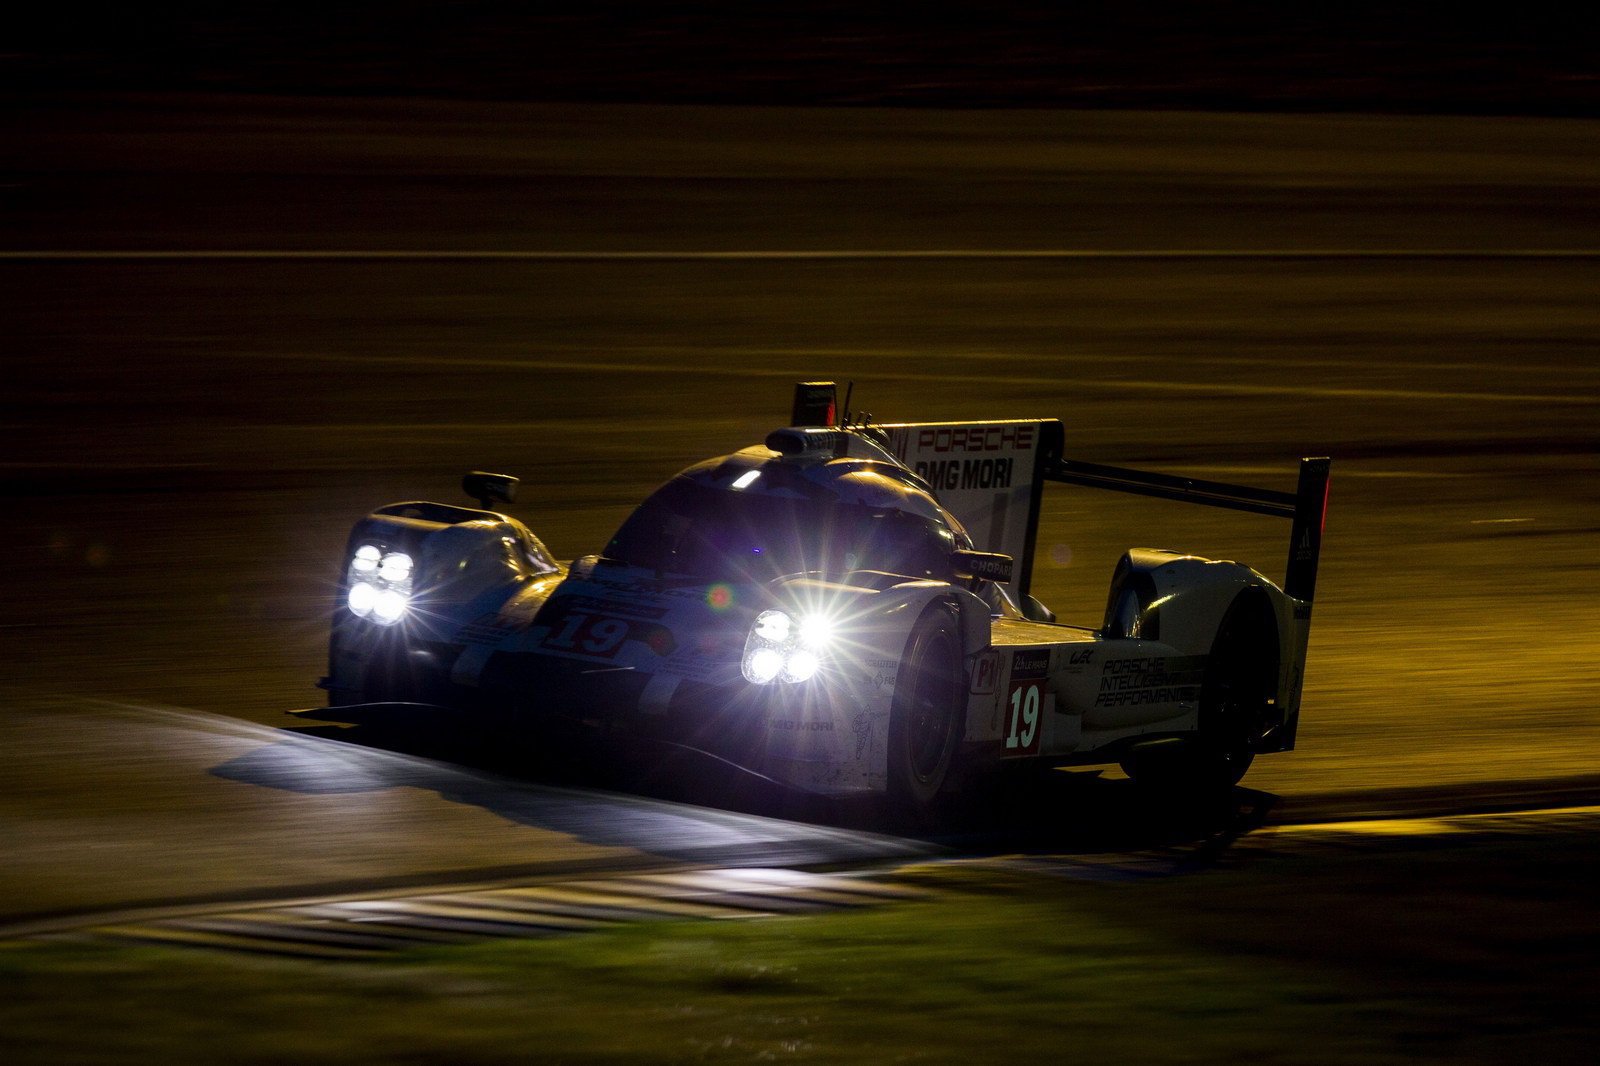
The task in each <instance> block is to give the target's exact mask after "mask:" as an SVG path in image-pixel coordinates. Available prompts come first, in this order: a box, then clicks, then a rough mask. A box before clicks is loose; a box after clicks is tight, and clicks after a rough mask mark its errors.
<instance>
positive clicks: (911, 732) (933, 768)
mask: <svg viewBox="0 0 1600 1066" xmlns="http://www.w3.org/2000/svg"><path fill="white" fill-rule="evenodd" d="M965 695H966V685H965V683H964V676H963V674H962V670H961V637H960V633H959V631H958V629H957V624H956V619H955V616H954V614H953V613H952V612H951V611H950V609H949V608H947V607H943V606H939V607H934V608H931V609H930V610H928V611H927V612H925V613H924V614H923V616H922V617H921V618H920V619H918V620H917V625H916V628H915V629H913V630H912V631H911V638H910V639H909V640H908V641H907V642H906V652H905V656H904V657H903V658H902V659H901V661H900V670H899V677H898V678H897V679H896V682H895V692H894V703H893V707H892V709H891V711H890V713H889V796H890V798H891V799H892V800H893V801H894V802H895V803H896V804H897V805H898V806H900V807H901V808H902V809H903V810H905V811H907V812H909V813H912V814H916V815H926V814H928V813H929V812H930V811H931V810H932V808H933V805H934V802H935V801H936V800H937V799H938V797H939V793H940V792H942V791H943V790H944V787H945V784H946V782H947V781H948V780H949V779H950V777H951V766H952V764H953V763H954V762H955V754H956V749H957V748H958V747H959V746H960V744H961V737H962V733H963V726H964V724H965V722H964V718H965V711H966V700H965Z"/></svg>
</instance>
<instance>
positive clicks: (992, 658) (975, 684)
mask: <svg viewBox="0 0 1600 1066" xmlns="http://www.w3.org/2000/svg"><path fill="white" fill-rule="evenodd" d="M999 680H1000V653H999V652H994V651H986V652H983V653H982V654H980V655H979V656H978V661H977V662H975V663H973V664H972V694H973V695H975V696H987V695H989V694H990V693H992V692H993V691H994V687H995V684H996V683H997V682H998V681H999Z"/></svg>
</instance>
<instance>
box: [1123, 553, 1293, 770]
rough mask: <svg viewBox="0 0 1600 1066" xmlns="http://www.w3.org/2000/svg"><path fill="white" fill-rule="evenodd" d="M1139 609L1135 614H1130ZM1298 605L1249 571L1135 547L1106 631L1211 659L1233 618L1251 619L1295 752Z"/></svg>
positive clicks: (1125, 561)
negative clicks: (1233, 615)
mask: <svg viewBox="0 0 1600 1066" xmlns="http://www.w3.org/2000/svg"><path fill="white" fill-rule="evenodd" d="M1135 603H1137V605H1138V606H1137V610H1133V609H1131V608H1132V605H1133V604H1135ZM1296 605H1297V601H1295V600H1293V599H1291V598H1290V597H1289V596H1287V595H1286V594H1285V593H1284V592H1283V590H1282V589H1280V588H1279V587H1278V586H1277V585H1276V584H1274V583H1273V582H1272V581H1271V580H1269V579H1268V578H1266V577H1264V576H1262V575H1261V574H1259V573H1257V572H1256V571H1255V570H1252V569H1251V568H1250V567H1248V566H1243V565H1241V564H1239V563H1234V562H1226V561H1216V560H1211V559H1204V558H1201V557H1199V556H1194V555H1180V554H1178V553H1177V552H1171V551H1158V550H1154V549H1149V548H1136V549H1134V550H1132V551H1129V552H1128V553H1127V554H1126V555H1124V556H1123V557H1122V559H1121V560H1120V561H1119V562H1118V563H1117V567H1116V570H1115V571H1114V573H1113V575H1112V579H1111V587H1110V591H1109V594H1108V595H1107V597H1106V617H1105V621H1104V624H1103V627H1102V629H1101V633H1102V635H1103V636H1106V637H1110V638H1118V637H1138V638H1141V639H1146V640H1159V641H1161V642H1162V643H1163V644H1167V645H1169V646H1171V647H1173V648H1176V649H1178V650H1179V651H1181V652H1183V653H1184V654H1186V655H1204V656H1209V655H1210V654H1211V652H1212V648H1213V645H1214V643H1215V642H1216V639H1217V634H1218V633H1219V631H1220V630H1221V629H1222V626H1223V623H1224V620H1226V619H1227V618H1228V617H1229V614H1230V612H1233V611H1240V612H1247V613H1249V614H1250V615H1251V616H1252V622H1253V623H1254V628H1255V629H1256V630H1257V631H1258V632H1259V633H1260V634H1261V638H1260V644H1261V654H1262V655H1265V656H1269V657H1270V658H1271V662H1272V669H1273V670H1274V672H1275V677H1276V688H1277V692H1276V705H1277V706H1278V707H1279V708H1280V709H1281V711H1282V714H1283V716H1284V719H1285V721H1286V722H1287V723H1289V724H1290V727H1289V729H1288V730H1286V731H1285V733H1286V736H1285V738H1284V743H1285V744H1286V746H1293V728H1292V723H1293V722H1294V721H1295V718H1296V716H1297V713H1298V704H1299V696H1300V676H1301V670H1300V664H1302V663H1303V662H1304V651H1303V642H1302V639H1301V637H1302V635H1301V624H1300V623H1299V622H1297V621H1296V618H1295V608H1296ZM1130 630H1131V631H1130ZM1278 746H1284V744H1279V745H1278ZM1270 747H1271V745H1269V748H1268V749H1264V750H1270Z"/></svg>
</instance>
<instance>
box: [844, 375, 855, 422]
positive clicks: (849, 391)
mask: <svg viewBox="0 0 1600 1066" xmlns="http://www.w3.org/2000/svg"><path fill="white" fill-rule="evenodd" d="M855 391H856V383H855V382H853V381H847V382H845V383H844V421H843V422H842V423H841V425H846V426H848V425H849V424H850V397H851V395H853V394H854V393H855Z"/></svg>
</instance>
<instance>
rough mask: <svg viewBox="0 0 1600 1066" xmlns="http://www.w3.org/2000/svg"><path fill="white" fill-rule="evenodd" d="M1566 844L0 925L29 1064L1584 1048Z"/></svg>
mask: <svg viewBox="0 0 1600 1066" xmlns="http://www.w3.org/2000/svg"><path fill="white" fill-rule="evenodd" d="M1583 843H1584V842H1583V841H1581V840H1576V839H1571V840H1569V839H1564V838H1562V839H1557V840H1556V841H1554V842H1552V841H1549V840H1545V841H1540V842H1531V841H1521V842H1519V841H1512V842H1507V843H1495V844H1484V843H1483V842H1477V843H1470V842H1469V843H1465V844H1460V845H1453V846H1451V847H1440V848H1436V849H1434V850H1430V851H1425V852H1422V853H1412V854H1407V855H1394V854H1391V855H1377V856H1374V855H1372V854H1370V853H1364V854H1355V853H1352V854H1346V855H1337V854H1336V855H1333V856H1331V857H1323V858H1316V857H1311V858H1305V857H1301V858H1288V857H1284V858H1279V857H1267V858H1261V859H1257V860H1255V861H1252V862H1250V863H1249V864H1248V865H1247V866H1244V867H1242V868H1238V869H1233V870H1218V871H1211V872H1208V873H1202V874H1196V875H1191V876H1187V877H1175V878H1167V879H1161V880H1156V881H1148V882H1141V883H1134V884H1126V883H1124V884H1096V883H1084V882H1073V881H1062V880H1056V879H1050V878H1043V877H1032V876H1022V875H1012V874H996V873H988V872H981V871H973V870H959V869H957V870H950V869H938V870H932V871H928V872H926V873H925V874H923V875H921V876H922V877H923V879H924V880H926V881H928V882H930V883H933V884H936V885H938V886H940V887H941V888H943V889H944V891H943V892H941V893H940V894H939V895H938V896H937V897H936V898H934V899H932V900H931V901H928V902H919V903H913V904H904V905H897V906H892V907H886V908H881V909H875V910H868V911H858V912H848V913H837V914H830V915H824V916H821V917H814V918H803V919H788V918H785V919H771V920H764V921H757V922H682V923H655V924H647V925H636V926H628V927H620V928H617V929H614V930H609V931H606V932H602V933H597V934H590V935H584V936H578V937H571V938H565V939H559V940H547V941H498V942H490V943H483V944H478V945H473V946H468V947H455V948H447V949H430V950H427V951H416V952H412V953H408V954H405V955H399V956H393V957H388V958H385V959H383V960H381V961H379V962H374V963H311V962H299V961H289V960H276V959H263V958H252V957H247V956H233V955H225V954H211V953H206V952H200V951H178V950H165V949H155V948H142V947H126V948H124V947H112V946H97V945H89V944H72V943H62V942H54V943H34V944H25V945H13V946H9V947H6V948H5V949H4V950H0V989H3V992H4V995H3V996H0V1000H3V1002H0V1059H3V1060H4V1061H6V1062H8V1063H24V1062H65V1061H71V1062H118V1063H127V1062H174V1061H179V1062H197V1061H223V1060H227V1061H232V1062H286V1061H295V1062H301V1063H317V1062H353V1061H382V1062H403V1063H432V1062H439V1063H443V1062H452V1063H499V1062H524V1061H541V1062H545V1061H548V1062H577V1063H583V1062H608V1061H615V1060H618V1059H627V1060H631V1061H640V1062H700V1061H750V1060H756V1061H765V1060H778V1061H800V1062H836V1061H841V1060H849V1061H870V1062H880V1061H882V1062H886V1061H917V1062H970V1061H993V1060H996V1059H999V1058H1007V1059H1012V1060H1017V1061H1035V1060H1043V1059H1046V1058H1049V1059H1060V1058H1063V1057H1064V1056H1066V1055H1069V1054H1070V1055H1071V1056H1072V1057H1073V1058H1075V1059H1076V1058H1079V1057H1093V1058H1102V1057H1104V1058H1105V1059H1106V1060H1107V1061H1121V1062H1234V1061H1245V1060H1248V1061H1252V1062H1258V1063H1341V1062H1363V1063H1365V1062H1371V1063H1390V1062H1396V1063H1398V1062H1452V1063H1460V1062H1501V1061H1504V1062H1511V1061H1518V1062H1526V1061H1536V1062H1538V1063H1540V1066H1548V1064H1549V1063H1552V1062H1563V1061H1572V1062H1587V1061H1590V1058H1589V1053H1590V1052H1591V1050H1592V1048H1593V1046H1594V1044H1595V1038H1596V1035H1597V1028H1600V1027H1597V1026H1596V1024H1595V1023H1594V1021H1593V1020H1592V1019H1591V1017H1590V1012H1589V1009H1588V1008H1589V1006H1590V1004H1592V1003H1593V1001H1594V995H1595V993H1596V991H1597V990H1600V982H1597V980H1596V973H1597V968H1596V962H1595V959H1596V957H1597V956H1600V951H1597V949H1600V935H1597V927H1596V922H1595V917H1594V909H1593V907H1592V904H1591V903H1590V897H1591V895H1592V891H1591V889H1590V886H1592V885H1593V883H1594V876H1593V875H1594V874H1595V873H1596V872H1597V871H1596V870H1595V866H1596V860H1595V859H1593V858H1592V857H1590V853H1591V852H1592V850H1593V849H1592V848H1590V849H1585V848H1583V847H1581V845H1582V844H1583Z"/></svg>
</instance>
